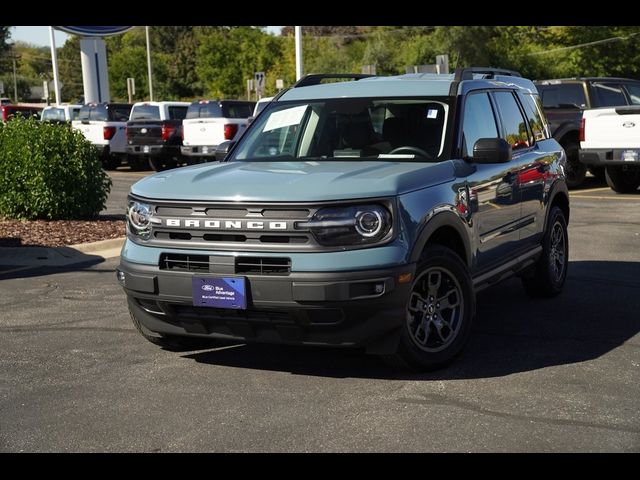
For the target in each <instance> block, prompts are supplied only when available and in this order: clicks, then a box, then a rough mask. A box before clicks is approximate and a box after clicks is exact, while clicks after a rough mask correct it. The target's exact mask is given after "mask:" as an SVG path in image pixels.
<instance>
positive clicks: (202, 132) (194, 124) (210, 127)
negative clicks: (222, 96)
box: [181, 100, 255, 163]
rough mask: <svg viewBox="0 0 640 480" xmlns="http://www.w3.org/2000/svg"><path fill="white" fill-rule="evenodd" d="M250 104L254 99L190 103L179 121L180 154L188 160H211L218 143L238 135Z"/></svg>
mask: <svg viewBox="0 0 640 480" xmlns="http://www.w3.org/2000/svg"><path fill="white" fill-rule="evenodd" d="M254 106H255V102H247V101H241V100H200V101H196V102H193V103H192V104H191V105H189V109H188V110H187V117H186V118H185V119H184V120H183V121H182V148H181V151H182V155H185V156H186V157H191V158H192V159H194V158H198V159H201V160H207V159H213V158H214V156H215V152H216V147H217V146H218V145H220V144H221V143H222V142H225V141H228V140H238V139H239V138H240V137H241V136H242V134H243V133H244V131H245V130H246V128H247V125H248V124H249V121H248V118H249V117H250V116H251V114H252V113H253V108H254ZM189 163H197V162H195V161H193V160H192V161H191V162H189Z"/></svg>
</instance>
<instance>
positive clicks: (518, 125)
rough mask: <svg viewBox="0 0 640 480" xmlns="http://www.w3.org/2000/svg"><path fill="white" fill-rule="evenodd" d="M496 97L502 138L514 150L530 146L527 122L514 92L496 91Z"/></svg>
mask: <svg viewBox="0 0 640 480" xmlns="http://www.w3.org/2000/svg"><path fill="white" fill-rule="evenodd" d="M494 97H495V99H496V103H497V104H498V111H499V112H500V118H501V119H502V129H503V132H502V138H504V139H505V140H506V141H507V143H508V144H509V145H511V148H512V149H513V150H514V151H517V150H521V149H523V148H528V147H529V146H530V143H529V131H528V129H527V123H526V122H525V121H524V117H523V116H522V112H521V111H520V107H518V104H517V102H516V99H515V97H514V96H513V93H511V92H495V93H494Z"/></svg>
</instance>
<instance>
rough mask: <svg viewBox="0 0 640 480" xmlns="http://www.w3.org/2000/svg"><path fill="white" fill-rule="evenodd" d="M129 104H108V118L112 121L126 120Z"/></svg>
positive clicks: (127, 118) (129, 108) (129, 111)
mask: <svg viewBox="0 0 640 480" xmlns="http://www.w3.org/2000/svg"><path fill="white" fill-rule="evenodd" d="M130 113H131V105H110V106H109V120H111V121H112V122H126V121H128V120H129V114H130Z"/></svg>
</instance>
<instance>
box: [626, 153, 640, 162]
mask: <svg viewBox="0 0 640 480" xmlns="http://www.w3.org/2000/svg"><path fill="white" fill-rule="evenodd" d="M639 153H640V151H638V150H623V151H622V161H623V162H637V161H638V159H639V155H638V154H639Z"/></svg>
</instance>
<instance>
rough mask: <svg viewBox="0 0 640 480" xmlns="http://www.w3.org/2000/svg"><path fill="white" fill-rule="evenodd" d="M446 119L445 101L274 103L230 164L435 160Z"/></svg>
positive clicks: (371, 100)
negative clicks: (247, 162)
mask: <svg viewBox="0 0 640 480" xmlns="http://www.w3.org/2000/svg"><path fill="white" fill-rule="evenodd" d="M448 113H449V99H448V98H446V97H438V98H419V99H414V98H406V97H405V98H385V99H382V98H340V99H326V100H324V99H323V100H317V101H316V100H313V101H308V100H306V101H302V100H300V101H295V102H276V103H272V104H270V105H269V108H268V109H267V110H265V112H264V113H263V114H262V115H260V116H259V117H258V119H257V120H256V121H255V123H254V125H252V127H251V128H250V130H249V131H248V132H247V134H245V135H244V137H243V138H242V140H241V141H240V144H239V145H238V148H236V149H235V150H234V152H233V154H232V157H231V158H230V160H232V161H233V160H241V161H256V160H267V161H280V160H282V161H291V160H297V159H300V160H342V159H350V160H351V159H354V158H360V159H367V160H398V161H407V160H411V159H417V160H421V161H423V160H435V159H438V157H441V156H442V155H443V152H444V145H445V132H446V125H447V117H448Z"/></svg>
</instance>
